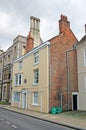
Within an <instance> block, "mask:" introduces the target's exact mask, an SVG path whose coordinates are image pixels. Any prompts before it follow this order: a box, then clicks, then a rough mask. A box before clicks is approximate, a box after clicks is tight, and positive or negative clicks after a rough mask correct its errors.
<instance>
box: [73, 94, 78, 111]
mask: <svg viewBox="0 0 86 130" xmlns="http://www.w3.org/2000/svg"><path fill="white" fill-rule="evenodd" d="M72 110H78V93H77V92H73V93H72Z"/></svg>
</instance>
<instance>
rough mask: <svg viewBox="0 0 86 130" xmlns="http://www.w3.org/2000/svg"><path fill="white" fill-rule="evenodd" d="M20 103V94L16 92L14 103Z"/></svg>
mask: <svg viewBox="0 0 86 130" xmlns="http://www.w3.org/2000/svg"><path fill="white" fill-rule="evenodd" d="M19 101H20V93H19V92H15V93H14V102H19Z"/></svg>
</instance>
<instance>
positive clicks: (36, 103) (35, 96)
mask: <svg viewBox="0 0 86 130" xmlns="http://www.w3.org/2000/svg"><path fill="white" fill-rule="evenodd" d="M33 105H38V92H34V94H33Z"/></svg>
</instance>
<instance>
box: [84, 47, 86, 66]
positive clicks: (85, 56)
mask: <svg viewBox="0 0 86 130" xmlns="http://www.w3.org/2000/svg"><path fill="white" fill-rule="evenodd" d="M84 66H86V48H85V49H84Z"/></svg>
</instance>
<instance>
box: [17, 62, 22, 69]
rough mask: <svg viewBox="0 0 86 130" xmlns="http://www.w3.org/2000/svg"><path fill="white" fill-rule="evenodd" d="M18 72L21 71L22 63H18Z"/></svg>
mask: <svg viewBox="0 0 86 130" xmlns="http://www.w3.org/2000/svg"><path fill="white" fill-rule="evenodd" d="M18 68H19V70H21V69H22V61H20V62H19V66H18Z"/></svg>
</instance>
